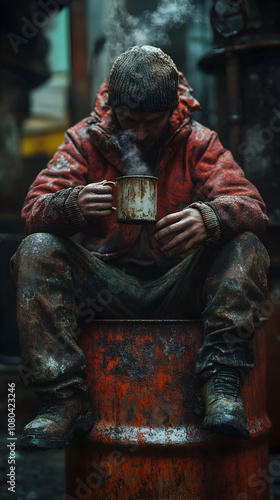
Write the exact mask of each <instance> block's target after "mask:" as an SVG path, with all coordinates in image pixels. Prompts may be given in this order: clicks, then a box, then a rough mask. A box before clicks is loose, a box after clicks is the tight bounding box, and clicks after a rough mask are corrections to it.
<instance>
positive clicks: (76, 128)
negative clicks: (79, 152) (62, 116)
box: [66, 116, 93, 137]
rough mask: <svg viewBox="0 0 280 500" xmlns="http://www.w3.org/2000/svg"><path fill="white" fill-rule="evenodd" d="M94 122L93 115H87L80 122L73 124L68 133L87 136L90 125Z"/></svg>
mask: <svg viewBox="0 0 280 500" xmlns="http://www.w3.org/2000/svg"><path fill="white" fill-rule="evenodd" d="M92 123H93V120H92V118H91V116H87V117H86V118H83V119H82V120H80V121H79V122H77V123H75V125H71V126H70V127H69V128H68V129H67V130H66V134H69V135H70V136H71V137H72V136H80V137H85V136H86V135H87V133H88V128H89V126H90V125H91V124H92Z"/></svg>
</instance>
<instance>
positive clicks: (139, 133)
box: [136, 125, 148, 141]
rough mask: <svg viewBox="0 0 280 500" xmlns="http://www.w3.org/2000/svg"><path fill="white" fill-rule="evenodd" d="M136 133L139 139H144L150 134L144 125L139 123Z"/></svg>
mask: <svg viewBox="0 0 280 500" xmlns="http://www.w3.org/2000/svg"><path fill="white" fill-rule="evenodd" d="M136 135H137V140H138V141H144V140H145V139H146V138H147V136H148V131H147V129H146V128H145V126H144V125H139V126H138V127H137V129H136Z"/></svg>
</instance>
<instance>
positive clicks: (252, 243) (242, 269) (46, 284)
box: [11, 232, 269, 397]
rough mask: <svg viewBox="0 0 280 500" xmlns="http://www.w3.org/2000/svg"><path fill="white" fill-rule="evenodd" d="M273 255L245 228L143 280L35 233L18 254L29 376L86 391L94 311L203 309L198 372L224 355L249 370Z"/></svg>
mask: <svg viewBox="0 0 280 500" xmlns="http://www.w3.org/2000/svg"><path fill="white" fill-rule="evenodd" d="M268 265H269V259H268V255H267V252H266V250H265V248H264V247H263V245H262V244H261V243H260V241H259V240H258V238H257V237H256V236H255V235H254V234H252V233H249V232H246V233H242V234H240V235H238V236H236V237H235V238H234V239H232V240H231V241H229V242H227V243H226V244H224V245H220V246H215V247H212V248H209V247H200V248H199V250H197V252H195V253H194V254H193V255H191V256H189V257H187V258H186V259H184V260H183V261H182V262H180V263H179V264H178V265H177V266H175V267H173V268H172V269H170V270H169V271H168V272H167V273H166V274H164V275H163V276H162V277H161V278H159V279H157V280H153V281H147V282H145V283H140V282H139V281H137V280H136V279H135V278H133V277H131V276H128V275H127V274H125V273H124V272H122V271H120V270H118V269H116V268H114V267H112V266H110V265H109V264H108V263H105V262H103V261H101V260H100V259H98V258H97V257H95V256H94V255H92V254H91V253H90V252H89V251H87V250H86V249H85V248H83V247H81V246H79V245H78V244H76V243H74V242H73V241H72V240H69V239H64V238H61V237H59V236H56V235H53V234H49V233H36V234H32V235H30V236H28V237H27V238H25V240H24V241H23V242H22V243H21V245H20V246H19V248H18V250H17V252H16V254H15V255H14V256H13V258H12V259H11V271H12V277H13V281H14V283H15V286H16V293H17V322H18V328H19V340H20V347H21V354H22V365H21V367H20V372H21V375H22V378H23V381H24V382H25V383H26V384H27V383H28V384H31V385H33V386H34V387H35V389H37V390H38V392H40V393H41V394H42V395H45V396H46V397H48V396H50V397H52V396H53V395H54V394H55V395H56V396H57V397H65V394H67V393H68V392H69V393H70V392H71V391H73V390H81V391H85V390H86V383H85V367H86V358H85V355H84V353H83V351H82V350H81V349H80V348H79V347H78V345H77V342H76V340H77V337H78V335H79V333H80V331H81V329H82V328H83V326H84V325H87V324H89V323H90V322H91V321H94V319H95V318H98V319H99V318H107V319H109V318H127V319H130V318H138V319H141V318H142V319H143V318H146V319H151V318H156V319H161V318H165V319H173V318H177V319H185V318H186V319H195V318H200V319H201V320H202V323H203V327H204V334H205V340H204V344H203V346H202V347H201V349H200V351H199V353H198V357H197V362H196V373H197V375H198V379H199V382H200V383H201V384H203V383H205V382H206V381H207V380H208V379H209V377H210V376H211V375H212V374H213V373H215V372H217V370H219V369H220V368H221V366H225V365H226V366H234V367H237V368H239V369H240V371H241V374H242V375H243V376H245V375H246V373H247V372H248V371H249V370H250V369H251V368H252V367H253V364H254V358H253V350H252V343H251V340H252V337H253V335H254V330H255V326H256V324H257V321H258V312H259V309H260V305H261V303H262V301H263V300H264V297H265V292H266V286H267V282H266V273H267V269H268Z"/></svg>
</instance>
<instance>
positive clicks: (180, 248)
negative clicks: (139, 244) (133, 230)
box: [155, 208, 207, 257]
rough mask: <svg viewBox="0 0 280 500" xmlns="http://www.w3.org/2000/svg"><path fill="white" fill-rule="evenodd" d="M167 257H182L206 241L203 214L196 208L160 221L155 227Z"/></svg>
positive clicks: (156, 235) (176, 213)
mask: <svg viewBox="0 0 280 500" xmlns="http://www.w3.org/2000/svg"><path fill="white" fill-rule="evenodd" d="M155 229H156V233H155V238H156V239H157V240H159V242H160V243H161V245H163V246H162V247H161V250H162V251H163V252H164V253H165V255H167V256H168V257H169V256H172V255H176V254H177V255H182V254H187V253H189V252H190V251H191V249H192V247H194V246H195V245H198V244H199V243H203V242H204V241H205V240H206V237H207V232H206V228H205V225H204V222H203V219H202V216H201V213H200V212H199V211H198V210H196V209H195V208H184V209H183V210H181V211H180V212H175V213H173V214H169V215H167V216H166V217H163V219H161V220H159V221H158V222H157V223H156V226H155Z"/></svg>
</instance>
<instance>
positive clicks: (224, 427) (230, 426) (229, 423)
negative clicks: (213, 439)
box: [202, 415, 250, 439]
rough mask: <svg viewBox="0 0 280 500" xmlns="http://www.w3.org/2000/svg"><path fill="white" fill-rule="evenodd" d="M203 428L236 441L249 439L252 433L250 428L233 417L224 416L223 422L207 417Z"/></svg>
mask: <svg viewBox="0 0 280 500" xmlns="http://www.w3.org/2000/svg"><path fill="white" fill-rule="evenodd" d="M202 427H203V428H204V429H206V430H208V431H212V432H215V433H217V434H223V435H226V436H228V437H229V438H234V439H249V438H250V433H249V429H248V427H247V426H246V425H245V424H244V425H242V424H240V423H239V422H237V421H236V419H234V418H233V417H230V416H228V417H226V416H224V415H223V418H222V420H220V419H217V418H215V417H212V418H211V417H205V419H204V420H203V422H202Z"/></svg>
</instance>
